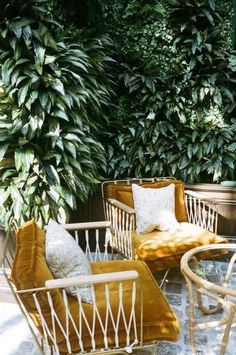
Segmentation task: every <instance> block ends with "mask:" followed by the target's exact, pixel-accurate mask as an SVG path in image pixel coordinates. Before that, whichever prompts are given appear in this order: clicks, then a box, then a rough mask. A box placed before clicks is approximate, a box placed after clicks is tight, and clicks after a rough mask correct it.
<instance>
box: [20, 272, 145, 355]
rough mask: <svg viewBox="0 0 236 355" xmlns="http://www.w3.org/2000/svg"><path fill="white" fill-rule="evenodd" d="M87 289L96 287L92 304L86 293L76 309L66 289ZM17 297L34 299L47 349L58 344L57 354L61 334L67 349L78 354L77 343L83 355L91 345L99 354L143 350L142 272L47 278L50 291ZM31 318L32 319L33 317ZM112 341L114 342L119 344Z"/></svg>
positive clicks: (30, 291) (36, 290)
mask: <svg viewBox="0 0 236 355" xmlns="http://www.w3.org/2000/svg"><path fill="white" fill-rule="evenodd" d="M127 281H128V284H127ZM82 285H86V286H88V285H89V286H90V287H91V292H92V303H91V304H87V303H84V302H83V301H82V299H81V295H80V292H77V296H75V297H74V301H73V304H74V305H75V303H76V307H75V306H74V307H71V296H69V297H68V295H67V293H66V290H65V288H66V287H78V286H82ZM95 285H98V287H96V286H95ZM127 285H129V286H128V287H127ZM59 288H60V289H61V292H62V300H61V301H60V302H61V303H60V306H58V297H56V295H57V292H58V289H59ZM15 293H16V295H17V297H19V299H21V298H22V297H27V298H28V299H29V298H30V299H31V302H30V304H31V308H33V309H34V313H35V314H36V313H37V317H38V319H39V321H40V325H41V327H42V329H41V331H42V333H43V336H44V346H45V347H46V349H47V348H50V345H52V346H53V347H54V349H55V352H54V353H55V354H59V353H60V350H59V348H58V345H59V346H60V344H59V343H58V336H60V337H62V336H63V338H64V339H65V340H66V341H65V345H64V346H65V347H66V352H67V353H68V354H72V353H74V351H72V349H73V347H75V344H76V342H77V343H78V345H76V346H79V348H80V351H79V353H80V352H81V353H85V352H86V350H88V346H89V352H90V351H93V352H95V353H96V354H100V353H101V352H104V353H106V352H107V353H109V354H111V353H112V352H111V350H112V349H111V348H114V351H115V349H119V352H121V353H123V352H125V351H126V352H127V353H131V352H132V348H133V347H134V348H136V347H141V346H143V297H142V285H141V279H140V276H139V273H138V272H137V271H136V270H128V271H121V272H111V273H104V274H94V275H88V276H78V277H72V278H63V279H58V280H55V279H54V280H47V281H46V282H45V287H41V288H34V289H28V290H18V291H15ZM114 294H115V295H116V297H115V299H114ZM127 294H128V295H129V302H127ZM42 300H43V301H42ZM45 304H46V308H45ZM104 310H105V311H104ZM26 316H27V317H29V315H28V313H27V314H26ZM95 324H96V326H95ZM120 324H122V325H123V324H124V326H121V328H122V335H120V333H121V332H120V329H119V328H120ZM108 325H109V326H108ZM71 334H73V335H71ZM88 338H89V339H90V340H89V342H88ZM110 339H114V345H111V340H110ZM76 353H77V352H76Z"/></svg>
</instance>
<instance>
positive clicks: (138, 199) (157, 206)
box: [132, 184, 179, 234]
mask: <svg viewBox="0 0 236 355" xmlns="http://www.w3.org/2000/svg"><path fill="white" fill-rule="evenodd" d="M132 192H133V199H134V209H135V212H136V231H137V233H139V234H140V233H149V232H151V231H153V230H154V229H158V230H161V231H169V230H176V229H177V228H178V227H179V223H178V222H177V220H176V218H175V185H174V184H170V185H168V186H166V187H161V188H160V189H152V188H145V189H144V188H143V187H141V186H138V185H137V184H132Z"/></svg>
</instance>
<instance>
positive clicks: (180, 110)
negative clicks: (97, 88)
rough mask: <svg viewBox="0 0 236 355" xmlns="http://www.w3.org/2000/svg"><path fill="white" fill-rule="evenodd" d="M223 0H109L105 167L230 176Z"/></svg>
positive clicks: (233, 143) (232, 149) (205, 177)
mask: <svg viewBox="0 0 236 355" xmlns="http://www.w3.org/2000/svg"><path fill="white" fill-rule="evenodd" d="M232 15H233V8H232V2H231V1H230V0H223V1H222V0H220V1H215V0H201V1H200V0H198V1H197V0H189V1H185V0H168V1H154V0H153V1H152V0H149V1H142V0H130V1H128V2H127V1H122V0H116V1H114V2H113V4H112V5H111V6H109V7H108V9H107V17H105V26H106V29H107V31H109V33H110V36H111V37H112V38H113V40H114V41H115V43H116V48H117V56H116V59H117V65H116V67H115V68H114V71H116V74H115V75H116V76H117V78H119V83H118V87H117V97H116V107H115V108H113V109H112V110H111V114H110V125H109V126H108V127H107V132H108V133H107V135H106V141H107V142H108V144H107V146H106V149H107V153H108V165H107V170H106V174H108V175H110V176H115V177H125V176H149V175H152V176H155V175H156V176H159V175H175V176H176V177H179V178H182V179H184V180H186V181H209V182H211V181H219V180H222V179H229V178H235V177H236V176H235V153H236V138H235V129H236V115H235V100H236V89H235V87H236V85H235V82H236V70H235V54H233V53H232V38H231V32H232V29H231V26H232V23H231V18H232Z"/></svg>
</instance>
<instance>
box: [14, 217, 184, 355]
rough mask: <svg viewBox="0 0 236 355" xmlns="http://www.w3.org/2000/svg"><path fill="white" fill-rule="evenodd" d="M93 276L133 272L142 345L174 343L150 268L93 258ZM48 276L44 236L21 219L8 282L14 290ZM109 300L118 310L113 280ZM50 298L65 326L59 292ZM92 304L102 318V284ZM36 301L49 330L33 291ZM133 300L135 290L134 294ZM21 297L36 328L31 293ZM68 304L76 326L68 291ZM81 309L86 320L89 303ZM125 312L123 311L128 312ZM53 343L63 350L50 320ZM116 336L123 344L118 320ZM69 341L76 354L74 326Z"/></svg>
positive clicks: (87, 341) (172, 320) (43, 302)
mask: <svg viewBox="0 0 236 355" xmlns="http://www.w3.org/2000/svg"><path fill="white" fill-rule="evenodd" d="M91 267H92V271H93V273H94V274H100V273H107V272H120V271H126V270H136V271H138V273H139V275H140V278H141V280H142V287H143V300H144V306H143V307H144V308H143V316H144V333H143V339H144V343H150V342H156V341H176V340H177V339H178V333H179V323H178V320H177V318H176V316H175V314H174V313H173V312H172V310H171V307H170V305H169V303H168V301H167V300H166V298H165V296H164V295H163V293H162V291H161V290H160V288H159V286H158V285H157V283H156V282H155V280H154V278H153V276H152V274H151V272H150V271H149V269H148V267H147V265H146V264H145V263H144V262H141V261H127V260H121V261H107V262H96V263H92V264H91ZM50 279H53V276H52V274H51V272H50V271H49V269H48V266H47V263H46V260H45V234H44V232H43V231H42V230H41V229H40V228H39V227H38V226H37V224H36V223H35V222H34V221H33V220H32V221H29V222H27V223H26V224H25V225H24V226H22V227H21V228H19V229H18V232H17V250H16V255H15V258H14V262H13V267H12V281H13V282H14V284H15V285H16V287H17V289H28V288H30V289H32V288H38V287H43V286H44V284H45V281H46V280H50ZM131 284H132V282H131V281H126V282H125V283H124V286H123V291H124V295H125V296H124V300H125V301H124V312H125V313H127V312H129V310H130V305H131ZM109 289H110V303H111V309H112V310H113V312H114V313H116V312H117V309H118V288H117V283H110V284H109ZM50 293H51V296H52V301H53V304H54V310H55V312H56V314H57V316H58V318H59V321H60V323H61V325H62V327H63V328H64V330H65V329H66V317H65V308H64V303H63V298H62V293H61V291H60V290H53V291H52V290H51V291H50ZM95 294H96V300H97V301H96V304H97V307H98V311H99V313H100V315H101V318H102V319H104V318H105V315H106V307H105V302H104V300H105V293H104V285H96V286H95ZM37 296H38V301H39V303H40V306H41V310H42V313H43V315H44V317H45V320H46V323H47V326H48V328H49V329H50V330H52V329H53V325H52V320H51V311H50V307H49V304H48V300H47V296H46V293H45V292H43V291H39V292H37ZM137 297H138V303H139V299H140V294H139V292H137ZM21 300H22V302H23V304H24V306H25V308H26V310H27V311H28V312H29V314H30V315H31V317H32V319H33V321H34V323H35V325H36V326H37V327H38V329H39V330H40V331H41V332H42V328H41V325H40V317H39V314H38V312H37V309H36V307H35V305H34V301H33V296H32V295H31V293H27V294H24V295H21ZM68 301H69V308H70V312H71V314H72V317H73V319H74V321H75V324H76V325H77V326H78V327H79V319H78V315H79V304H78V302H77V298H76V297H73V296H69V295H68ZM83 309H84V311H85V313H86V316H87V318H88V319H90V320H91V319H92V316H93V306H92V305H91V304H86V303H84V304H83ZM139 311H140V309H138V310H137V322H138V324H140V316H139V314H140V312H139ZM128 314H129V313H128ZM111 328H112V324H111V321H109V323H108V329H109V331H108V341H109V345H110V346H113V345H114V344H115V341H114V331H113V330H112V329H111ZM83 329H84V331H83V342H84V346H85V348H87V349H90V348H91V338H90V336H89V334H88V331H86V326H85V327H84V328H83ZM95 329H96V335H95V341H96V345H97V346H98V347H99V346H104V339H103V333H102V329H101V326H100V325H99V322H98V320H96V327H95ZM56 334H57V343H58V347H59V349H60V354H67V353H68V350H67V347H66V340H65V337H64V335H63V333H62V331H61V330H60V327H59V326H58V325H57V324H56ZM119 337H120V339H121V344H125V341H126V339H125V331H124V325H123V324H122V322H121V323H120V324H119ZM70 341H71V343H72V352H73V353H76V352H78V351H80V348H79V342H78V338H77V336H76V334H75V330H74V328H73V327H72V326H70Z"/></svg>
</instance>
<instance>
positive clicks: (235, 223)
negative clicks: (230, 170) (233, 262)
mask: <svg viewBox="0 0 236 355" xmlns="http://www.w3.org/2000/svg"><path fill="white" fill-rule="evenodd" d="M185 188H186V189H189V190H193V191H196V192H201V193H203V194H204V195H206V196H208V197H210V198H212V199H214V200H216V201H217V202H218V204H219V214H220V216H219V221H218V233H219V234H221V235H227V236H236V187H231V186H224V185H220V184H201V183H198V184H186V185H185Z"/></svg>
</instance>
